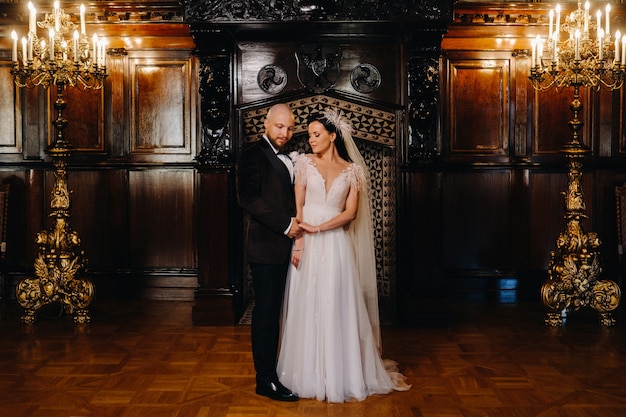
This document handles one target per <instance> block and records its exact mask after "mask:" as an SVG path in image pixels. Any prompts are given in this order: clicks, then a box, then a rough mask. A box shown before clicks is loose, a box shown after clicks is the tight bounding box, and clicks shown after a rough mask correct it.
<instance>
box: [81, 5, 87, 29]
mask: <svg viewBox="0 0 626 417" xmlns="http://www.w3.org/2000/svg"><path fill="white" fill-rule="evenodd" d="M86 33H87V31H86V30H85V5H84V4H81V5H80V34H81V35H84V34H86Z"/></svg>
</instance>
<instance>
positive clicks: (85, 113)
mask: <svg viewBox="0 0 626 417" xmlns="http://www.w3.org/2000/svg"><path fill="white" fill-rule="evenodd" d="M104 91H105V90H104V88H102V89H99V90H84V91H81V90H79V89H77V88H74V87H69V86H68V87H66V88H65V91H64V92H63V99H64V100H65V102H66V104H67V107H66V109H65V110H63V117H64V118H65V119H67V121H68V124H67V127H66V128H65V129H64V130H63V135H64V137H65V140H67V141H68V142H69V143H71V144H72V145H73V146H74V147H75V148H76V150H77V151H80V152H104ZM47 97H48V115H49V116H48V118H49V120H55V119H56V118H57V113H56V110H55V109H54V107H53V105H54V103H55V101H56V100H57V90H56V88H55V87H54V86H52V87H50V88H49V89H48V95H47ZM54 135H56V131H55V129H54V128H53V127H52V126H50V129H48V143H52V142H53V139H54Z"/></svg>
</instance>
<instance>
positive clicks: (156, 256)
mask: <svg viewBox="0 0 626 417" xmlns="http://www.w3.org/2000/svg"><path fill="white" fill-rule="evenodd" d="M194 174H195V173H194V170H193V169H172V168H169V169H166V168H164V169H147V170H136V171H130V172H129V199H130V201H129V220H130V226H129V229H130V230H129V236H130V239H131V247H130V264H131V267H133V268H142V267H149V268H194V267H195V266H196V241H195V236H196V231H195V225H196V222H195V219H194V201H195V198H194V187H195V185H194V181H195V180H194Z"/></svg>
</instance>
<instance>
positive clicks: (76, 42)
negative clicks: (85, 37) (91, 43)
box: [74, 30, 78, 62]
mask: <svg viewBox="0 0 626 417" xmlns="http://www.w3.org/2000/svg"><path fill="white" fill-rule="evenodd" d="M74 62H78V31H77V30H75V31H74Z"/></svg>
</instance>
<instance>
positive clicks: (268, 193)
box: [237, 104, 301, 401]
mask: <svg viewBox="0 0 626 417" xmlns="http://www.w3.org/2000/svg"><path fill="white" fill-rule="evenodd" d="M264 127H265V134H264V135H263V138H262V139H261V140H259V141H257V142H255V143H254V144H252V145H250V147H249V148H247V149H245V150H244V151H243V152H242V153H241V156H240V158H239V161H238V163H237V198H238V199H239V205H240V206H241V207H242V208H243V210H244V211H245V213H246V220H245V224H244V230H245V233H246V236H245V244H246V254H247V258H248V262H249V263H250V272H251V274H252V285H253V288H254V298H255V304H254V310H253V311H252V329H251V330H252V356H253V357H254V368H255V370H256V393H257V394H259V395H263V396H266V397H269V398H272V399H274V400H278V401H297V400H298V396H297V395H295V394H293V393H292V392H291V391H290V390H289V389H287V388H286V387H284V386H283V385H282V384H281V383H280V382H279V381H278V376H277V375H276V355H277V352H278V338H279V327H280V311H281V307H282V300H283V293H284V289H285V281H286V278H287V268H288V267H289V256H290V253H291V245H292V239H293V238H294V237H296V236H297V235H298V234H300V233H301V230H300V226H299V225H298V223H297V221H296V218H295V215H296V205H295V197H294V191H293V185H292V183H293V165H292V164H291V161H290V160H289V157H288V156H286V155H281V154H279V151H281V150H283V148H284V146H285V144H286V143H287V142H289V141H290V140H291V137H292V136H293V133H294V130H295V118H294V116H293V113H292V111H291V109H290V108H289V106H287V105H286V104H276V105H274V106H272V107H271V108H270V109H269V111H268V112H267V116H266V119H265V122H264Z"/></svg>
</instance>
